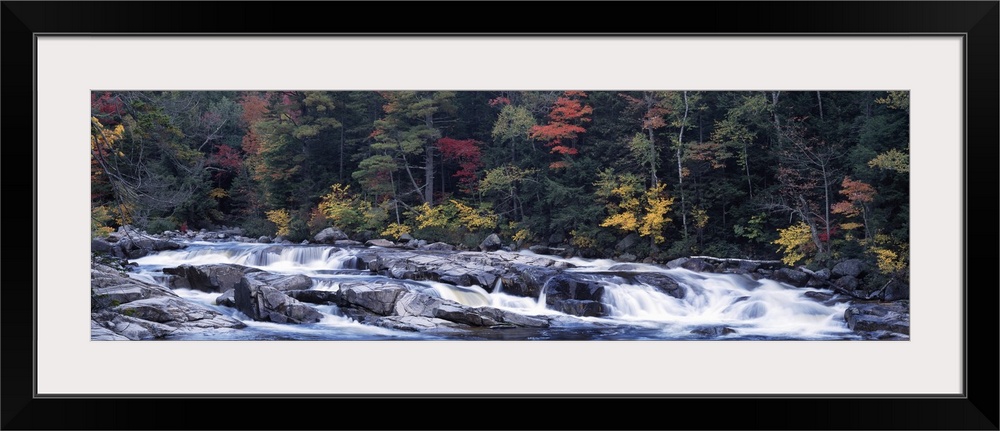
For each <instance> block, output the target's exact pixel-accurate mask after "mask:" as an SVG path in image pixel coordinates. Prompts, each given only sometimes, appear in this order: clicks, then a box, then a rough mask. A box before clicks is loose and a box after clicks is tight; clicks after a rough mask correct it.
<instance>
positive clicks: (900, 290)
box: [883, 280, 910, 301]
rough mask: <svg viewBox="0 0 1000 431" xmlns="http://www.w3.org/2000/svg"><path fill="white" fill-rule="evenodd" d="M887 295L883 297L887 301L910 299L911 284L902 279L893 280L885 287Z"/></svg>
mask: <svg viewBox="0 0 1000 431" xmlns="http://www.w3.org/2000/svg"><path fill="white" fill-rule="evenodd" d="M884 295H885V296H884V297H883V299H884V300H886V301H898V300H900V299H910V285H909V284H907V283H903V282H900V281H896V280H893V281H891V282H889V285H888V286H886V288H885V294H884Z"/></svg>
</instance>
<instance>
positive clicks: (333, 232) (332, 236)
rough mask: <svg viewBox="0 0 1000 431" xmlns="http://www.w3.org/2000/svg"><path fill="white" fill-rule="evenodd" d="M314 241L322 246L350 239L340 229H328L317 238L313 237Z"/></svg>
mask: <svg viewBox="0 0 1000 431" xmlns="http://www.w3.org/2000/svg"><path fill="white" fill-rule="evenodd" d="M313 239H315V240H316V242H318V243H320V244H333V242H334V241H342V240H345V239H350V238H348V237H347V234H345V233H344V232H343V231H341V230H340V229H334V228H332V227H328V228H326V229H323V230H321V231H320V232H319V233H318V234H316V236H314V237H313Z"/></svg>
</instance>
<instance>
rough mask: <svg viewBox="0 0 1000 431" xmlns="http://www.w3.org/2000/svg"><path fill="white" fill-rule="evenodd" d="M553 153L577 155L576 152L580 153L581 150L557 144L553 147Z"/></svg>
mask: <svg viewBox="0 0 1000 431" xmlns="http://www.w3.org/2000/svg"><path fill="white" fill-rule="evenodd" d="M552 153H553V154H564V155H568V156H572V155H575V154H577V153H579V151H577V149H576V148H571V147H565V146H562V145H556V146H554V147H552Z"/></svg>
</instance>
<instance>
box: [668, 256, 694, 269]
mask: <svg viewBox="0 0 1000 431" xmlns="http://www.w3.org/2000/svg"><path fill="white" fill-rule="evenodd" d="M689 260H691V259H689V258H686V257H679V258H677V259H674V260H671V261H669V262H667V263H666V267H667V269H677V268H682V267H683V265H684V263H685V262H687V261H689Z"/></svg>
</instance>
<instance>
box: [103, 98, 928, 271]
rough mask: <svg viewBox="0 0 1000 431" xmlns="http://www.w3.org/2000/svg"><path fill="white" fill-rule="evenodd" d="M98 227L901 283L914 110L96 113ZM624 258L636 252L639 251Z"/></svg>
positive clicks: (552, 101)
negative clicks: (337, 233) (874, 272)
mask: <svg viewBox="0 0 1000 431" xmlns="http://www.w3.org/2000/svg"><path fill="white" fill-rule="evenodd" d="M91 105H92V109H91V115H92V119H91V123H92V127H91V153H92V166H91V173H92V176H91V179H92V188H91V190H92V202H93V206H92V208H93V211H92V226H93V228H94V230H95V232H99V231H106V230H107V229H109V228H114V227H116V226H118V225H121V224H125V223H130V224H134V225H138V226H141V227H144V228H146V229H147V230H149V231H162V230H168V229H171V230H173V229H195V228H203V227H216V226H220V225H227V226H239V227H242V228H243V229H244V231H245V232H247V234H248V235H254V236H258V235H275V234H279V235H282V236H285V237H286V238H288V239H291V240H297V241H301V240H302V239H305V238H310V237H311V235H313V234H315V233H317V232H318V231H320V230H322V229H323V228H325V227H329V226H335V227H338V228H340V229H342V230H344V231H346V232H347V233H348V234H350V235H362V236H369V237H373V236H383V237H394V238H398V237H399V236H400V235H402V234H404V233H409V234H411V235H413V236H415V237H417V238H422V239H427V240H443V241H448V242H452V243H456V244H466V245H469V246H471V245H474V244H476V243H478V241H479V240H481V239H482V238H483V237H484V236H486V235H487V234H489V233H492V232H496V233H498V234H499V235H500V236H501V238H502V239H503V240H504V241H505V242H506V243H516V244H517V245H519V246H527V245H532V244H543V245H551V246H559V245H561V246H565V247H569V248H570V249H572V250H575V253H577V254H578V255H582V256H585V257H613V256H615V255H618V254H621V253H622V249H621V247H616V246H618V245H620V242H622V240H623V239H626V237H627V236H637V237H639V238H648V241H640V242H639V244H638V245H636V246H635V247H633V248H631V249H630V252H631V253H633V254H636V255H637V256H638V257H639V258H640V259H641V258H646V257H649V258H651V259H653V260H654V261H663V260H665V259H669V258H674V257H679V256H685V255H693V254H710V255H716V256H725V257H742V258H781V259H784V260H785V261H786V262H787V263H790V264H802V263H805V264H813V265H816V266H822V265H824V264H826V263H828V262H831V261H832V260H834V259H840V258H845V257H859V258H863V259H868V260H869V261H870V262H872V263H873V264H874V265H875V266H877V267H878V268H879V269H880V270H882V272H883V273H884V274H886V276H891V275H898V276H899V275H902V276H905V270H906V266H907V262H908V255H907V253H908V243H909V194H908V190H909V136H908V133H909V94H908V93H907V92H896V91H893V92H885V91H883V92H879V91H859V92H815V91H812V92H807V91H793V92H787V91H754V92H696V91H625V92H617V91H587V92H583V91H549V92H539V91H532V92H518V91H464V92H463V91H459V92H454V91H383V92H374V91H371V92H362V91H350V92H348V91H342V92H324V91H269V92H226V91H220V92H178V91H169V92H160V91H157V92H140V91H123V92H115V91H110V92H95V93H94V94H93V95H92V98H91ZM633 242H634V241H633Z"/></svg>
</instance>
